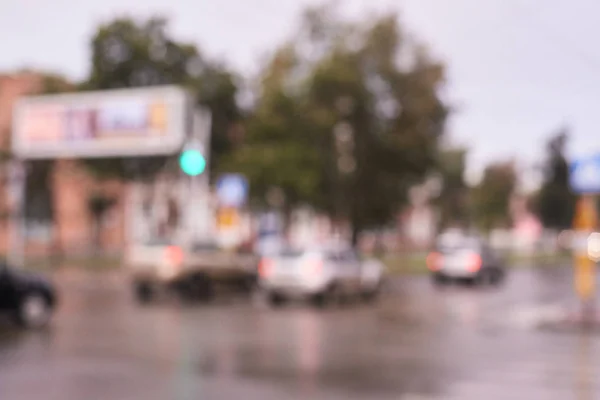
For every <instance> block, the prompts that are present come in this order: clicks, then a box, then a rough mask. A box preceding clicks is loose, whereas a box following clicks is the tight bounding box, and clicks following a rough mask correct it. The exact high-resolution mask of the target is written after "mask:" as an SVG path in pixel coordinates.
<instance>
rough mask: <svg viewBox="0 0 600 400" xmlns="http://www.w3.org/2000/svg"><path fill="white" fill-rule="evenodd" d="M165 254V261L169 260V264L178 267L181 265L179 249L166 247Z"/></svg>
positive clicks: (181, 258) (181, 253)
mask: <svg viewBox="0 0 600 400" xmlns="http://www.w3.org/2000/svg"><path fill="white" fill-rule="evenodd" d="M166 252H167V260H169V262H170V263H171V264H175V265H180V264H181V263H183V251H182V250H181V248H179V247H177V246H169V247H167V250H166Z"/></svg>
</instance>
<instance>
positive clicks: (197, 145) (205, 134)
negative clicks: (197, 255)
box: [185, 110, 212, 244]
mask: <svg viewBox="0 0 600 400" xmlns="http://www.w3.org/2000/svg"><path fill="white" fill-rule="evenodd" d="M211 125H212V117H211V114H210V112H208V111H205V110H195V111H194V114H193V124H192V131H191V132H190V135H189V141H188V143H186V146H185V150H196V151H198V152H200V153H201V154H202V155H203V156H204V161H205V167H204V171H202V172H201V173H200V174H198V175H189V176H187V177H186V178H187V179H188V183H189V186H188V196H187V199H186V203H187V204H186V210H187V214H188V216H189V220H188V223H189V225H188V227H189V230H188V232H189V236H188V241H189V242H190V244H191V243H194V242H196V241H198V240H200V239H205V237H202V236H207V234H208V232H207V231H208V220H209V218H210V210H209V191H210V187H209V174H208V167H209V165H210V164H209V163H210V132H211ZM201 225H203V226H201Z"/></svg>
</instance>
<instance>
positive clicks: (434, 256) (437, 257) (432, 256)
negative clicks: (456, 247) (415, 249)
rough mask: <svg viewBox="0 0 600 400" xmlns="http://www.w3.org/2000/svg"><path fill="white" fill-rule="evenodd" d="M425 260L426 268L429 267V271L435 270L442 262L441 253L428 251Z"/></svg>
mask: <svg viewBox="0 0 600 400" xmlns="http://www.w3.org/2000/svg"><path fill="white" fill-rule="evenodd" d="M425 262H426V263H427V268H429V270H430V271H437V270H439V269H440V265H441V263H442V255H441V254H440V253H435V252H434V253H429V254H428V255H427V259H426V260H425Z"/></svg>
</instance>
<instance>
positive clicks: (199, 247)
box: [192, 242, 219, 252]
mask: <svg viewBox="0 0 600 400" xmlns="http://www.w3.org/2000/svg"><path fill="white" fill-rule="evenodd" d="M192 251H194V252H216V251H219V246H217V244H216V243H212V242H205V243H195V244H194V245H193V246H192Z"/></svg>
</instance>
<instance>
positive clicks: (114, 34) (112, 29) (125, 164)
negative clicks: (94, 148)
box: [81, 18, 240, 179]
mask: <svg viewBox="0 0 600 400" xmlns="http://www.w3.org/2000/svg"><path fill="white" fill-rule="evenodd" d="M91 53H92V60H91V61H92V63H91V64H92V68H91V71H90V75H89V78H88V79H87V81H86V82H84V84H83V85H82V87H81V88H82V89H84V90H103V89H116V88H132V87H146V86H158V85H170V84H175V85H181V86H183V87H185V88H187V89H188V90H189V91H190V93H191V95H192V97H193V101H194V102H195V103H196V104H199V105H204V106H206V107H208V108H209V109H210V110H211V111H212V113H213V126H212V140H211V161H212V162H213V163H215V164H216V163H218V162H219V159H220V157H221V156H222V155H223V154H225V153H227V152H228V151H230V149H231V146H230V142H231V140H230V131H231V129H232V127H234V126H235V124H236V122H237V121H238V120H239V117H240V115H239V110H238V109H237V105H236V102H235V96H236V93H237V85H236V82H235V76H234V75H233V74H232V73H231V72H230V71H228V70H227V69H226V68H225V67H224V66H222V65H219V64H217V63H214V62H211V61H209V60H207V59H206V58H204V57H203V55H202V54H201V53H200V52H199V50H198V49H197V47H196V46H195V45H194V44H192V43H187V42H183V41H178V40H175V39H174V38H172V37H171V35H170V34H169V32H168V23H167V20H166V19H164V18H150V19H148V20H145V21H143V20H142V21H137V20H133V19H130V18H117V19H115V20H113V21H111V22H109V23H107V24H104V25H101V26H100V27H99V28H98V29H97V31H96V33H95V34H94V36H93V38H92V41H91ZM172 157H173V156H171V157H168V156H167V157H165V156H161V157H156V156H154V157H135V158H118V159H115V158H110V159H94V160H86V161H85V163H86V165H87V166H88V167H90V168H91V170H92V171H93V172H94V173H95V174H96V175H98V176H100V177H119V178H138V179H151V178H152V177H153V176H154V175H155V174H156V172H157V171H159V170H160V169H161V168H163V167H164V166H165V164H166V162H167V161H168V160H169V159H170V158H172Z"/></svg>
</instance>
